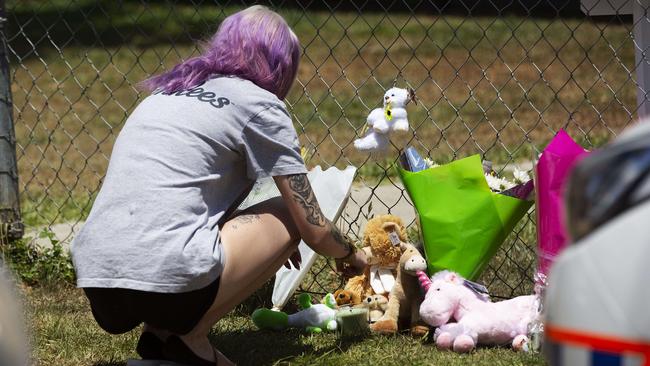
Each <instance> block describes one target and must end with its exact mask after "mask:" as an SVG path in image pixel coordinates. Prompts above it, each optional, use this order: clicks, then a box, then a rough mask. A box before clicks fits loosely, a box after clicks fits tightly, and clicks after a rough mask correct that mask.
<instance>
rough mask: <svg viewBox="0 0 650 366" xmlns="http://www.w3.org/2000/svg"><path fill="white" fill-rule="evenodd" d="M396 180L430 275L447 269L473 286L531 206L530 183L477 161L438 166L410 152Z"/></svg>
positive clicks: (520, 175)
mask: <svg viewBox="0 0 650 366" xmlns="http://www.w3.org/2000/svg"><path fill="white" fill-rule="evenodd" d="M400 163H401V164H400V165H401V166H402V168H400V169H398V170H399V175H400V177H401V179H402V182H403V183H404V186H405V188H406V191H407V192H408V194H409V196H410V197H411V201H412V202H413V205H414V206H415V209H416V211H417V214H418V215H417V216H418V219H419V223H420V229H421V234H422V239H423V244H424V251H425V255H426V258H427V264H428V271H429V274H433V273H435V272H438V271H440V270H444V269H448V270H452V271H454V272H458V273H459V274H460V275H461V276H463V277H465V278H468V279H470V280H474V279H476V278H478V277H479V276H480V274H481V273H482V272H483V270H484V269H485V266H486V265H487V264H488V262H489V261H490V259H491V258H492V257H493V256H494V254H495V253H496V251H497V250H498V248H499V246H500V245H501V244H502V243H503V241H504V240H505V238H506V237H507V236H508V234H510V232H511V231H512V230H513V229H514V226H515V225H516V224H517V222H518V221H519V220H520V219H521V218H522V217H523V215H524V214H525V213H526V212H527V211H528V209H529V208H530V207H531V205H532V201H530V200H529V199H528V197H529V196H530V195H531V193H532V191H533V182H532V180H530V179H529V178H528V177H527V175H524V174H522V173H521V172H519V171H517V173H516V174H517V176H516V179H520V180H521V179H523V180H525V182H524V181H521V182H520V181H515V182H510V181H507V180H503V179H502V178H499V177H497V176H496V174H495V173H494V172H493V171H492V169H491V164H489V163H487V162H481V159H480V156H479V155H474V156H470V157H468V158H465V159H461V160H456V161H454V162H451V163H449V164H445V165H440V166H437V165H435V164H431V163H430V162H429V163H428V162H427V161H426V160H425V159H422V158H421V157H420V156H419V155H418V154H417V151H415V149H413V148H409V149H407V150H406V151H405V152H404V154H403V155H402V156H401V157H400Z"/></svg>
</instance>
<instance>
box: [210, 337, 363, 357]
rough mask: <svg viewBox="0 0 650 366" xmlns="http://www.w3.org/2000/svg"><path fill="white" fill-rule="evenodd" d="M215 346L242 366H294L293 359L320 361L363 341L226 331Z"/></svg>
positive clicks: (361, 339)
mask: <svg viewBox="0 0 650 366" xmlns="http://www.w3.org/2000/svg"><path fill="white" fill-rule="evenodd" d="M210 339H211V341H212V343H213V344H214V345H215V346H216V347H217V348H219V349H220V350H221V351H223V352H224V354H226V356H227V357H229V358H230V359H231V360H232V361H233V362H235V363H237V364H238V365H272V364H278V363H281V362H283V361H284V362H287V363H290V362H291V359H293V358H295V357H299V356H304V355H309V356H310V360H312V362H313V361H316V360H318V359H319V358H321V357H323V356H326V355H328V354H330V353H332V352H345V351H346V350H347V349H348V348H350V347H351V346H352V345H354V344H355V343H358V342H361V341H363V338H359V339H341V338H338V337H337V335H336V334H334V333H323V334H318V335H316V336H314V337H310V336H309V335H305V333H303V332H301V331H299V330H295V329H292V330H286V331H280V332H274V331H250V330H245V331H225V332H219V333H215V334H212V335H211V336H210Z"/></svg>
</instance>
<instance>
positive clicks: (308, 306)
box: [252, 294, 337, 333]
mask: <svg viewBox="0 0 650 366" xmlns="http://www.w3.org/2000/svg"><path fill="white" fill-rule="evenodd" d="M298 305H299V306H300V308H301V309H302V310H300V311H299V312H297V313H295V314H291V315H288V314H287V313H284V312H282V311H274V310H270V309H266V308H261V309H257V310H255V311H254V312H253V315H252V318H253V323H255V325H256V326H257V327H258V328H260V329H273V330H281V329H286V328H289V327H291V328H302V329H305V330H306V331H307V332H310V333H320V332H322V331H323V330H324V329H326V330H332V331H333V330H336V327H337V325H336V300H335V299H334V295H332V294H327V295H325V298H323V303H322V304H312V303H311V296H309V294H300V296H298Z"/></svg>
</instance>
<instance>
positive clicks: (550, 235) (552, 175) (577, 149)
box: [535, 130, 588, 275]
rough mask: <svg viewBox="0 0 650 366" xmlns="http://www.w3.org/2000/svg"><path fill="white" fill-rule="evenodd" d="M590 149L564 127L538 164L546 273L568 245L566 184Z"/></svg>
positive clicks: (542, 263)
mask: <svg viewBox="0 0 650 366" xmlns="http://www.w3.org/2000/svg"><path fill="white" fill-rule="evenodd" d="M587 153H588V152H587V151H586V150H585V149H583V148H582V147H581V146H580V145H578V144H577V143H576V142H575V141H573V139H572V138H571V137H570V136H569V135H568V134H567V133H566V131H564V130H560V131H558V133H557V135H556V136H555V137H554V138H553V140H551V142H550V143H549V144H548V146H546V148H545V149H544V151H542V154H541V156H540V157H539V161H538V162H537V165H536V166H535V179H536V182H535V191H536V196H537V197H536V198H537V199H536V206H537V207H536V212H537V244H538V258H539V262H538V271H539V272H540V273H541V274H544V275H546V274H547V273H548V269H549V267H550V265H551V263H553V260H554V259H555V257H556V256H557V255H558V253H559V252H560V251H561V250H562V249H563V248H564V247H565V246H566V245H567V242H568V235H567V231H566V229H565V227H564V223H565V221H564V218H565V216H564V215H565V212H564V199H563V195H564V186H565V184H566V182H567V181H568V180H569V174H570V173H571V169H572V168H573V166H574V165H575V164H576V163H577V162H578V161H579V160H580V159H581V158H582V157H584V156H585V155H586V154H587Z"/></svg>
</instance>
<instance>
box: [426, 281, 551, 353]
mask: <svg viewBox="0 0 650 366" xmlns="http://www.w3.org/2000/svg"><path fill="white" fill-rule="evenodd" d="M418 278H419V281H420V286H421V287H422V288H423V289H424V291H425V298H424V301H423V302H422V304H421V305H420V317H421V318H422V320H424V321H425V322H426V323H427V324H429V325H431V326H433V327H438V329H436V332H435V334H434V339H435V342H436V346H438V347H439V348H442V349H453V350H454V351H456V352H469V351H471V350H473V349H474V348H475V347H476V345H477V344H481V345H506V344H512V347H513V348H514V349H516V350H526V349H527V344H528V337H527V335H526V334H527V333H528V325H529V324H530V322H531V321H533V320H534V319H535V318H536V317H537V309H538V301H537V300H536V297H535V296H532V295H531V296H519V297H515V298H513V299H510V300H505V301H500V302H491V301H490V299H489V296H488V295H487V294H486V293H484V291H482V289H481V288H480V286H477V285H476V284H474V283H473V282H468V281H466V280H465V279H463V278H462V277H461V276H460V275H458V274H457V273H454V272H450V271H441V272H438V273H437V274H436V275H434V276H433V277H432V278H431V279H430V278H429V277H428V276H427V275H426V273H424V272H422V271H419V272H418ZM452 318H453V319H454V320H455V321H456V322H455V323H448V322H449V320H450V319H452Z"/></svg>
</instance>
